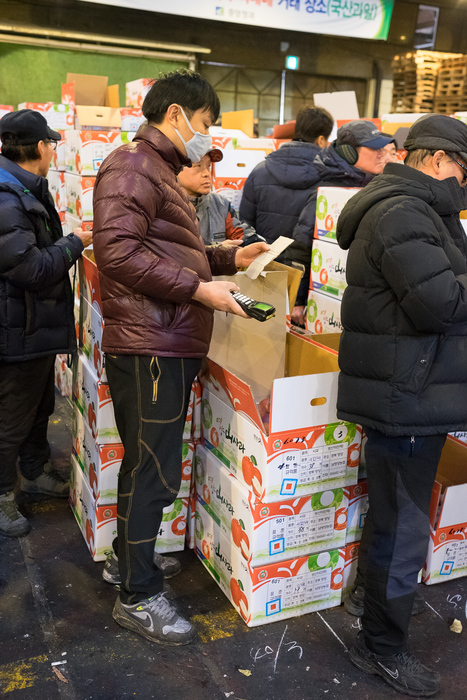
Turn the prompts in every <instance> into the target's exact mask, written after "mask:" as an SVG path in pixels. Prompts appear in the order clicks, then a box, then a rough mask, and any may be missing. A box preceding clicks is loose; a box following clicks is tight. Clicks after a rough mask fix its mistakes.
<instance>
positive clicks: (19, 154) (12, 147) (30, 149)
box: [2, 132, 40, 163]
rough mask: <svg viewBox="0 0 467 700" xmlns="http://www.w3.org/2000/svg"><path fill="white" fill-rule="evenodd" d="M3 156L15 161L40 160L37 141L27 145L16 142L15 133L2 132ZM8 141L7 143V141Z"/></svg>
mask: <svg viewBox="0 0 467 700" xmlns="http://www.w3.org/2000/svg"><path fill="white" fill-rule="evenodd" d="M2 137H3V139H4V141H3V142H2V156H5V158H8V160H11V161H13V163H26V161H28V160H39V158H40V155H39V151H38V150H37V143H28V144H27V145H26V146H23V145H21V146H20V145H18V144H16V143H15V141H16V137H15V135H14V134H11V133H9V132H5V133H4V134H2ZM5 141H6V143H5Z"/></svg>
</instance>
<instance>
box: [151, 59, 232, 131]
mask: <svg viewBox="0 0 467 700" xmlns="http://www.w3.org/2000/svg"><path fill="white" fill-rule="evenodd" d="M172 104H177V105H180V106H181V107H183V109H184V110H185V112H186V115H187V117H188V118H191V117H192V116H193V114H194V112H196V111H197V110H198V109H203V110H207V111H209V112H210V113H211V118H212V123H213V124H214V122H216V121H217V118H218V117H219V112H220V110H221V105H220V102H219V98H218V97H217V95H216V93H215V91H214V88H213V87H212V85H211V84H210V83H208V82H207V80H205V79H204V78H203V77H201V75H199V73H194V72H193V71H190V70H179V71H173V72H172V73H166V74H164V75H161V76H160V78H158V80H156V81H155V82H154V83H153V84H152V86H151V89H150V90H149V92H148V94H147V95H146V97H145V99H144V102H143V114H144V116H145V117H146V119H147V120H148V122H153V123H154V124H160V123H161V122H162V121H163V120H164V117H165V115H166V113H167V110H168V109H169V107H170V105H172Z"/></svg>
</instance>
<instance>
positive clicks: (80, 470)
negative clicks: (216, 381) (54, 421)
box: [70, 253, 200, 561]
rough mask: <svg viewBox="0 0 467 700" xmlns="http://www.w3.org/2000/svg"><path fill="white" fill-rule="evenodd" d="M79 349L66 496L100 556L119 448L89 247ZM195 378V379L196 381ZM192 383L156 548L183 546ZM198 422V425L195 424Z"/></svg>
mask: <svg viewBox="0 0 467 700" xmlns="http://www.w3.org/2000/svg"><path fill="white" fill-rule="evenodd" d="M79 289H80V305H79V308H80V352H79V355H78V358H77V360H76V362H75V365H74V367H73V454H72V487H71V492H70V501H71V506H72V509H73V512H74V514H75V517H76V520H77V522H78V524H79V526H80V528H81V530H82V532H83V535H84V537H85V539H86V542H87V544H88V547H89V550H90V552H91V554H92V556H93V558H94V559H95V560H96V561H98V560H102V559H105V557H106V555H107V553H108V552H109V551H110V548H111V544H112V540H113V539H114V537H115V536H116V526H117V512H116V511H117V506H116V503H117V480H118V472H119V468H120V464H121V461H122V458H123V454H124V450H123V445H122V444H121V442H120V437H119V434H118V430H117V426H116V424H115V416H114V411H113V405H112V398H111V395H110V390H109V385H108V383H107V378H106V374H105V362H104V357H103V354H102V349H101V348H102V332H103V328H104V321H103V318H102V302H101V297H100V291H99V278H98V272H97V267H96V265H95V263H94V262H93V260H92V253H88V254H85V255H83V257H82V259H81V260H80V263H79ZM195 384H196V383H195ZM196 394H197V395H198V396H200V389H199V388H198V387H197V386H196V385H194V386H193V387H192V392H191V398H190V405H189V410H188V416H187V421H186V424H185V432H184V443H183V445H182V456H183V475H182V483H181V487H180V491H179V494H178V496H177V499H176V501H175V502H174V503H173V505H172V506H170V507H168V508H166V509H165V510H164V516H163V522H162V524H161V529H160V532H159V535H158V539H157V545H156V550H157V551H158V552H161V553H164V552H174V551H179V550H181V549H183V548H184V545H185V529H186V516H187V507H188V498H189V493H190V482H191V469H192V462H193V454H194V447H195V439H196V429H198V433H199V430H200V429H199V425H200V423H199V419H198V422H197V421H196V420H195V419H194V414H195V405H196V403H198V406H199V401H198V402H196V399H195V396H196ZM197 426H198V428H197Z"/></svg>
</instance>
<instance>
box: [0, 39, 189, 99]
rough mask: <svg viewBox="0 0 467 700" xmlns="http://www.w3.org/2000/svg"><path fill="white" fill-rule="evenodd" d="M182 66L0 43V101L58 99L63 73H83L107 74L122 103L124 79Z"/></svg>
mask: <svg viewBox="0 0 467 700" xmlns="http://www.w3.org/2000/svg"><path fill="white" fill-rule="evenodd" d="M184 67H187V64H184V63H181V62H180V61H165V60H154V59H150V58H137V57H135V58H133V57H129V56H116V55H112V54H101V53H98V52H96V53H91V52H89V53H88V52H86V51H65V50H63V49H47V48H36V47H32V46H22V45H17V44H1V43H0V104H7V105H13V107H14V108H15V109H16V108H17V106H18V104H19V103H20V102H60V86H61V84H62V83H65V82H66V76H67V73H87V74H90V75H107V76H108V77H109V85H115V84H116V83H118V85H119V86H120V105H121V106H122V107H123V106H125V83H127V82H129V81H130V80H136V79H137V78H157V77H158V75H159V73H164V72H166V71H170V70H178V69H179V68H184Z"/></svg>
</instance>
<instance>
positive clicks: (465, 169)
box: [451, 156, 467, 185]
mask: <svg viewBox="0 0 467 700" xmlns="http://www.w3.org/2000/svg"><path fill="white" fill-rule="evenodd" d="M451 160H452V162H453V163H456V164H457V165H458V166H459V168H460V169H461V170H462V175H463V178H462V185H465V184H467V165H464V164H463V163H461V162H460V161H459V160H457V158H453V157H452V156H451Z"/></svg>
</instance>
